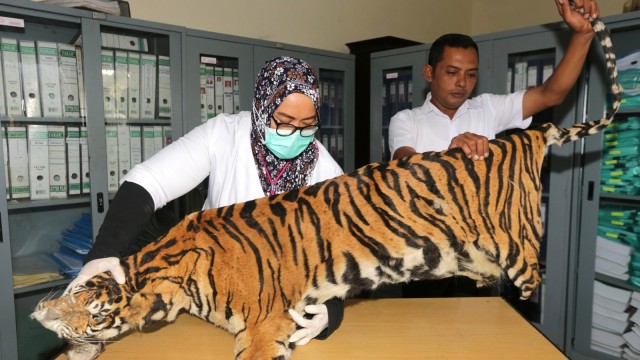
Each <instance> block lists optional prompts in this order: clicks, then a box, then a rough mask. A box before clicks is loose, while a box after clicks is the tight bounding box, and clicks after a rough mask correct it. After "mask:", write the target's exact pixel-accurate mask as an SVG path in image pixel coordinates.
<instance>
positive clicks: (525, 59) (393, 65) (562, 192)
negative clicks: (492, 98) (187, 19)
mask: <svg viewBox="0 0 640 360" xmlns="http://www.w3.org/2000/svg"><path fill="white" fill-rule="evenodd" d="M569 36H570V31H569V30H568V29H566V28H565V27H564V26H563V24H561V23H558V24H550V25H545V26H536V27H529V28H524V29H517V30H512V31H506V32H499V33H492V34H485V35H481V36H476V37H474V40H475V41H476V43H477V44H478V48H479V55H480V59H479V60H480V62H479V67H480V69H479V78H478V83H477V85H476V89H475V91H474V93H475V94H482V93H495V94H504V93H507V92H511V91H513V90H514V89H513V84H514V80H513V77H514V73H513V68H514V65H515V63H518V62H519V63H522V64H523V67H524V69H526V68H527V66H528V67H529V68H530V69H531V71H532V72H534V73H535V74H539V75H537V76H536V78H538V77H540V78H541V77H542V72H543V67H544V66H545V65H549V66H550V68H551V69H553V67H554V66H555V65H556V64H557V62H558V61H560V59H561V58H562V55H563V52H564V50H565V48H566V45H567V41H568V39H569ZM429 48H430V44H426V45H419V46H413V47H407V48H402V49H395V50H389V51H383V52H378V53H373V54H372V55H371V124H370V126H371V130H372V131H371V152H370V158H371V161H381V160H382V161H386V160H388V159H389V158H390V156H391V154H389V152H388V149H387V147H388V141H387V140H386V139H387V136H388V125H389V119H390V117H391V116H392V115H393V114H394V113H395V112H397V111H398V110H400V108H399V107H398V105H397V104H396V105H394V103H397V102H398V99H402V98H405V99H408V100H409V104H405V105H406V107H414V106H421V105H422V104H423V102H424V99H425V95H426V93H427V92H428V89H427V84H426V82H425V80H424V77H423V75H422V67H423V66H424V65H425V64H426V63H427V58H428V53H429ZM403 72H404V74H403ZM524 75H525V76H526V75H527V74H526V73H524ZM403 78H404V79H405V80H402V79H403ZM398 79H400V81H399V80H398ZM508 79H509V80H508ZM507 80H508V81H507ZM524 80H525V81H526V77H525V78H524ZM537 80H538V83H531V84H530V85H539V84H540V81H541V79H537ZM403 81H404V83H406V82H407V81H411V82H412V86H411V91H410V92H409V93H410V96H409V97H408V98H407V97H406V96H404V97H403V96H402V94H401V92H400V91H398V90H395V91H394V86H395V87H396V89H399V87H398V83H401V84H402V82H403ZM525 86H526V84H525ZM580 93H581V87H580V86H576V88H575V89H574V90H573V91H572V92H571V93H570V94H569V95H568V96H567V100H566V101H565V103H564V104H562V105H561V106H558V107H556V108H554V109H553V110H550V111H546V112H544V113H541V114H538V115H536V116H535V117H534V121H535V122H546V121H553V122H554V123H556V124H559V125H562V126H570V125H571V124H573V123H575V121H576V118H577V115H576V114H577V113H578V112H579V109H580V108H581V106H582V105H581V104H582V103H581V101H580V98H579V96H578V95H579V94H580ZM402 102H403V101H400V102H399V103H400V106H401V107H402ZM394 106H395V107H394ZM575 151H576V147H575V145H573V144H569V145H565V146H563V147H561V148H553V149H551V151H550V154H549V155H548V159H547V160H548V162H547V165H546V167H545V169H544V174H543V177H544V179H545V181H544V184H545V185H544V194H543V203H544V204H545V205H546V211H545V213H546V224H545V226H546V235H545V239H544V240H543V249H544V253H543V254H542V256H541V265H542V273H543V284H542V285H541V286H540V288H539V289H538V292H536V293H535V294H534V295H533V296H532V299H530V300H528V301H526V302H522V301H520V300H518V297H519V294H517V292H516V291H515V289H509V288H507V287H505V288H503V289H500V290H497V291H496V292H498V291H499V292H500V295H501V296H503V297H505V298H507V299H509V300H510V301H511V303H512V304H513V306H514V307H516V308H517V309H519V310H520V312H521V313H522V314H523V315H524V316H525V317H526V318H527V319H529V320H530V321H531V323H532V324H533V325H535V326H536V327H537V328H538V329H539V330H540V331H541V332H542V333H544V334H545V336H547V337H548V338H549V339H550V340H551V341H552V342H553V343H554V344H555V345H556V346H558V347H559V348H560V349H564V348H565V331H566V325H565V324H566V314H567V305H566V303H567V296H568V293H569V292H568V291H567V285H568V283H567V281H568V279H567V278H568V276H569V274H570V270H571V268H570V262H569V261H568V260H569V259H570V255H571V244H572V241H571V239H572V236H575V235H574V234H573V233H572V226H571V224H574V223H573V220H574V217H575V213H574V212H572V211H571V210H572V208H573V207H572V206H573V203H572V192H573V191H575V190H574V189H573V188H572V185H573V179H574V170H573V169H574V166H577V165H578V163H577V160H576V156H577V155H574V154H575ZM544 210H545V209H543V211H544ZM567 224H569V225H567Z"/></svg>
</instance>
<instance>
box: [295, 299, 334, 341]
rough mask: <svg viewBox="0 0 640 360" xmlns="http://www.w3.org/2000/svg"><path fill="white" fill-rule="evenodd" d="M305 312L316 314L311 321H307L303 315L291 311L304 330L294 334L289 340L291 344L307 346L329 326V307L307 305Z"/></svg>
mask: <svg viewBox="0 0 640 360" xmlns="http://www.w3.org/2000/svg"><path fill="white" fill-rule="evenodd" d="M304 312H306V313H307V314H315V316H314V317H312V318H311V319H305V318H304V317H303V316H302V314H300V313H298V312H297V311H295V310H293V309H289V315H291V317H292V318H293V321H295V322H296V324H298V325H299V326H301V327H302V329H299V330H297V331H296V332H294V333H293V334H292V335H291V337H290V338H289V342H293V343H296V345H305V344H306V343H308V342H309V341H311V339H313V338H314V337H316V336H318V335H319V334H320V333H321V332H322V331H323V330H324V329H326V328H327V326H328V325H329V314H328V312H327V306H326V305H324V304H320V305H307V306H305V307H304Z"/></svg>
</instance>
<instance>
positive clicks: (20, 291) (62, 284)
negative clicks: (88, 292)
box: [13, 278, 72, 295]
mask: <svg viewBox="0 0 640 360" xmlns="http://www.w3.org/2000/svg"><path fill="white" fill-rule="evenodd" d="M71 280H72V279H71V278H65V279H60V280H55V281H49V282H45V283H41V284H35V285H31V286H25V287H22V288H18V289H15V288H14V289H13V293H14V294H15V295H19V294H26V293H29V292H32V291H38V290H42V289H49V288H55V287H60V290H63V287H66V286H67V285H68V284H69V283H70V282H71ZM53 294H54V292H53V291H52V295H53Z"/></svg>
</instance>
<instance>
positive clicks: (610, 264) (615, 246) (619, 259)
mask: <svg viewBox="0 0 640 360" xmlns="http://www.w3.org/2000/svg"><path fill="white" fill-rule="evenodd" d="M632 252H633V248H632V247H631V246H629V245H627V244H624V243H622V242H620V241H616V240H610V239H607V238H605V237H602V236H598V237H597V238H596V272H597V273H600V274H604V275H607V276H611V277H615V278H618V279H620V280H625V281H627V280H629V263H630V262H631V253H632Z"/></svg>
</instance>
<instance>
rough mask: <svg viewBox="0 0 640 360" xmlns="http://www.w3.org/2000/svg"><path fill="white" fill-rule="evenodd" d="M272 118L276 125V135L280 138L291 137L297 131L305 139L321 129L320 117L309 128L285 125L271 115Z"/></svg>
mask: <svg viewBox="0 0 640 360" xmlns="http://www.w3.org/2000/svg"><path fill="white" fill-rule="evenodd" d="M271 118H272V119H273V121H274V122H275V123H276V133H277V134H278V135H280V136H289V135H291V134H293V133H294V132H296V130H300V135H302V136H304V137H309V136H313V134H315V133H316V132H318V130H319V129H320V121H318V116H316V122H315V123H314V124H313V125H307V126H295V125H293V124H289V123H283V122H280V121H278V119H276V117H275V116H273V115H271Z"/></svg>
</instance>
